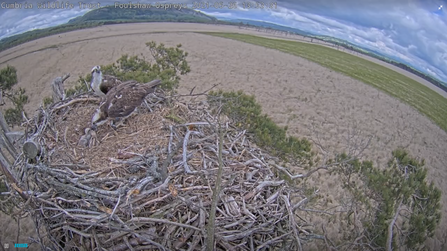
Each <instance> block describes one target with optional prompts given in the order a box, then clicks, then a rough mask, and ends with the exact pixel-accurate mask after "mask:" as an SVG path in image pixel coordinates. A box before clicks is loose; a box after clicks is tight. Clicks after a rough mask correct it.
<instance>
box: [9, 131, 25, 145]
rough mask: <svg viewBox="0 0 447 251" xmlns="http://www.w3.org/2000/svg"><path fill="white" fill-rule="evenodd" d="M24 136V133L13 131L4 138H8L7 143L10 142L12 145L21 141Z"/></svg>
mask: <svg viewBox="0 0 447 251" xmlns="http://www.w3.org/2000/svg"><path fill="white" fill-rule="evenodd" d="M24 136H25V132H22V131H14V132H7V133H6V137H8V139H9V141H11V143H12V144H15V143H17V142H18V141H22V140H23V138H24Z"/></svg>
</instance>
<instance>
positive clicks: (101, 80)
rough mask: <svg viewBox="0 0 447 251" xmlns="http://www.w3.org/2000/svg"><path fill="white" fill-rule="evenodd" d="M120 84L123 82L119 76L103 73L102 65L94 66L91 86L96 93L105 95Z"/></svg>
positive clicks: (101, 95)
mask: <svg viewBox="0 0 447 251" xmlns="http://www.w3.org/2000/svg"><path fill="white" fill-rule="evenodd" d="M120 84H122V82H121V80H119V79H118V78H116V77H114V76H110V75H104V74H102V72H101V66H99V65H96V66H94V67H93V68H92V80H91V82H90V87H91V88H92V89H93V91H94V93H95V94H96V95H98V96H100V97H104V96H105V95H106V94H107V93H108V92H109V91H110V90H111V89H112V88H113V87H115V86H118V85H120Z"/></svg>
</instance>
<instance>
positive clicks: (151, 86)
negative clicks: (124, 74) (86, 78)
mask: <svg viewBox="0 0 447 251" xmlns="http://www.w3.org/2000/svg"><path fill="white" fill-rule="evenodd" d="M160 84H161V80H159V79H156V80H152V81H151V82H149V83H146V84H140V83H137V82H136V81H133V80H131V81H126V82H124V83H121V84H120V85H118V86H115V87H113V88H112V89H110V90H109V91H108V92H107V94H105V96H104V97H103V98H102V99H101V102H100V105H99V108H98V109H96V111H95V114H94V115H93V117H92V129H93V130H96V129H97V127H98V126H100V125H102V124H104V123H106V122H107V121H108V120H111V126H112V128H116V127H117V126H116V125H115V123H116V122H119V121H121V122H123V121H124V120H125V119H126V118H128V117H129V116H131V115H132V114H133V113H134V112H135V111H136V110H137V107H139V106H140V105H141V104H142V103H143V101H144V99H145V98H146V96H147V95H149V94H150V93H153V92H154V91H155V88H156V87H157V86H158V85H160Z"/></svg>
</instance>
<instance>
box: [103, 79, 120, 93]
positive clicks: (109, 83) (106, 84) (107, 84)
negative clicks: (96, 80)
mask: <svg viewBox="0 0 447 251" xmlns="http://www.w3.org/2000/svg"><path fill="white" fill-rule="evenodd" d="M121 83H122V82H121V81H120V80H119V79H117V78H116V77H114V76H110V75H103V76H102V83H101V85H100V87H99V89H100V90H101V91H102V92H103V93H105V94H107V93H108V92H109V91H110V90H111V89H112V88H113V87H115V86H118V85H120V84H121Z"/></svg>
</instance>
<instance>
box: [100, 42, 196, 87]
mask: <svg viewBox="0 0 447 251" xmlns="http://www.w3.org/2000/svg"><path fill="white" fill-rule="evenodd" d="M146 46H147V47H148V48H149V51H150V52H151V54H152V56H153V57H154V59H155V63H154V64H151V63H150V62H148V61H146V60H145V59H144V58H142V57H139V56H128V55H123V56H122V57H121V58H119V59H118V60H117V62H116V63H114V64H111V65H106V66H101V70H102V72H103V74H109V75H113V76H115V77H117V78H118V79H120V80H121V81H127V80H136V81H138V82H140V83H146V82H149V81H152V80H153V79H155V78H159V79H161V80H162V85H161V87H162V88H163V89H165V90H168V91H173V92H175V90H176V89H177V87H178V84H179V81H180V76H179V75H185V74H187V73H188V72H190V71H191V69H190V67H189V65H188V62H187V61H186V57H187V56H188V53H187V52H184V51H183V50H181V49H180V48H181V44H179V45H177V46H176V47H175V48H172V47H170V48H167V47H165V46H164V44H162V43H161V44H159V45H158V46H157V45H156V43H155V42H153V41H152V42H148V43H146Z"/></svg>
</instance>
